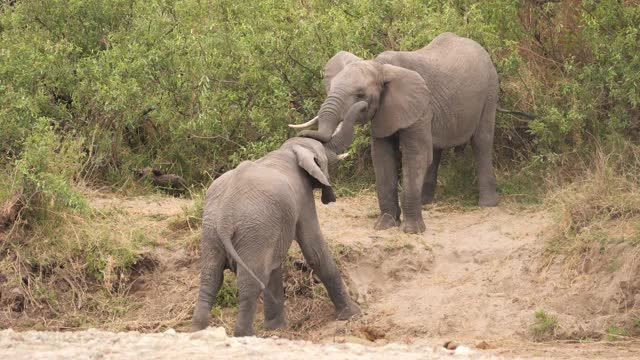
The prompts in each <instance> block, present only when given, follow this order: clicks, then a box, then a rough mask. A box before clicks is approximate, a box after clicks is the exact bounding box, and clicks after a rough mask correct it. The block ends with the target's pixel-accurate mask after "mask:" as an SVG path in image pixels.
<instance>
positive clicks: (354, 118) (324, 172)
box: [285, 101, 367, 204]
mask: <svg viewBox="0 0 640 360" xmlns="http://www.w3.org/2000/svg"><path fill="white" fill-rule="evenodd" d="M366 115H367V103H366V102H364V101H360V102H358V103H356V104H354V105H353V106H352V107H351V108H350V109H349V111H348V112H347V114H346V115H345V118H344V122H343V124H342V125H343V126H341V127H340V129H338V130H337V131H336V132H335V133H334V134H333V136H332V137H331V139H330V141H329V142H327V143H324V144H322V143H320V142H319V141H317V140H315V139H305V138H300V137H297V138H292V139H289V140H287V142H285V144H286V145H285V147H288V146H289V145H291V149H292V151H293V152H294V153H295V155H296V158H297V161H298V165H299V166H300V167H301V168H302V169H304V170H305V171H306V172H307V173H308V174H309V175H310V176H311V178H312V184H313V187H314V188H320V189H322V203H324V204H328V203H331V202H334V201H336V197H335V194H334V193H333V188H332V187H331V184H330V183H329V170H328V167H329V164H331V163H335V162H337V161H339V160H342V159H344V158H345V157H346V156H347V154H346V153H344V154H341V153H342V152H343V151H345V150H346V149H347V147H349V145H350V144H351V142H352V141H353V130H354V125H355V123H356V122H358V121H360V122H362V121H364V120H365V119H366ZM338 154H340V155H338Z"/></svg>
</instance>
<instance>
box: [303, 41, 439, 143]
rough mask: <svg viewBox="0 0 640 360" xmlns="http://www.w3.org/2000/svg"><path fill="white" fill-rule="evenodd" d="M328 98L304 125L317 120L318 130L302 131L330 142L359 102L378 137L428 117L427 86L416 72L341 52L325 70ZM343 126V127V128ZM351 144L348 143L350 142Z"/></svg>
mask: <svg viewBox="0 0 640 360" xmlns="http://www.w3.org/2000/svg"><path fill="white" fill-rule="evenodd" d="M324 86H325V90H326V91H327V98H326V99H325V101H324V103H323V104H322V106H321V107H320V111H319V112H318V116H317V117H316V118H315V119H313V120H311V121H309V122H307V123H305V124H301V125H293V126H292V127H295V128H300V127H308V126H312V125H314V124H315V123H318V130H303V131H301V132H300V135H301V136H306V137H311V138H314V139H316V140H319V141H322V142H325V143H326V142H329V141H330V140H331V139H332V135H333V134H334V132H335V131H336V129H337V127H338V125H339V124H340V123H341V122H342V121H343V120H344V119H345V117H346V114H347V113H348V111H349V110H350V109H351V108H352V107H353V106H355V105H356V104H357V103H359V102H362V101H364V102H365V103H366V104H367V108H368V110H367V116H365V117H364V119H363V121H366V120H367V119H371V131H372V135H373V136H375V137H386V136H390V135H391V134H393V133H395V132H396V131H398V130H400V129H403V128H406V127H409V126H411V124H413V123H414V122H416V121H417V120H418V119H420V118H421V117H425V116H429V112H430V111H431V109H430V104H429V102H428V91H429V90H428V88H427V86H426V84H425V81H424V80H423V79H422V77H421V76H420V75H419V74H418V73H417V72H415V71H411V70H407V69H405V68H402V67H398V66H394V65H390V64H383V63H381V62H377V61H374V60H362V59H360V58H359V57H357V56H355V55H353V54H351V53H349V52H346V51H341V52H339V53H338V54H336V55H335V56H334V57H332V58H331V59H330V60H329V61H328V62H327V65H326V66H325V69H324ZM343 128H344V127H343ZM347 145H348V144H347Z"/></svg>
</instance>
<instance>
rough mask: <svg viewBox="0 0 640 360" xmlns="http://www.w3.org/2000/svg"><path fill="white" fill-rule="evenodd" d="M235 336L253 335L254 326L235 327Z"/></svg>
mask: <svg viewBox="0 0 640 360" xmlns="http://www.w3.org/2000/svg"><path fill="white" fill-rule="evenodd" d="M233 336H234V337H244V336H253V328H248V329H245V328H238V327H236V328H235V329H233Z"/></svg>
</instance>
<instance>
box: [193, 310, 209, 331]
mask: <svg viewBox="0 0 640 360" xmlns="http://www.w3.org/2000/svg"><path fill="white" fill-rule="evenodd" d="M207 326H209V313H206V314H204V315H200V314H195V315H194V316H193V321H192V322H191V331H200V330H204V329H206V328H207Z"/></svg>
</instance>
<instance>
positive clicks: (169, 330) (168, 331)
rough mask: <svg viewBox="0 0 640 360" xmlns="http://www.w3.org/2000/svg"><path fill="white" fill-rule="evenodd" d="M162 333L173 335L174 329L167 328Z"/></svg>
mask: <svg viewBox="0 0 640 360" xmlns="http://www.w3.org/2000/svg"><path fill="white" fill-rule="evenodd" d="M164 333H165V334H167V335H175V334H176V331H175V330H174V329H173V328H168V329H167V330H165V332H164Z"/></svg>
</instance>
